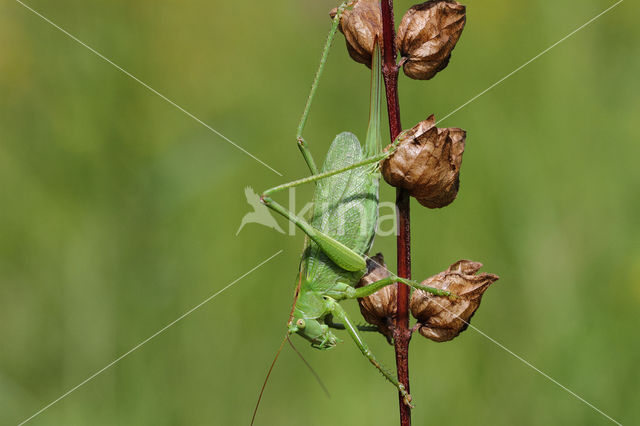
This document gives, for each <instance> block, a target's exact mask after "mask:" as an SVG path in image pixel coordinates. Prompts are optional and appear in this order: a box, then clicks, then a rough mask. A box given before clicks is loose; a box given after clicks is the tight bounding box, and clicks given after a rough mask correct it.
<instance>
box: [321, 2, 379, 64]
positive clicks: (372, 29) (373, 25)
mask: <svg viewBox="0 0 640 426" xmlns="http://www.w3.org/2000/svg"><path fill="white" fill-rule="evenodd" d="M337 11H338V8H334V9H333V10H332V11H331V12H329V16H331V18H332V19H333V18H334V17H335V15H336V13H337ZM338 28H339V29H340V32H341V33H342V34H344V38H345V40H346V42H347V50H348V51H349V55H350V56H351V58H353V60H354V61H356V62H359V63H361V64H365V65H366V66H367V67H369V68H371V58H372V55H373V44H374V42H375V39H376V37H377V38H378V42H379V43H380V44H382V15H381V12H380V3H379V2H378V1H377V0H358V2H357V3H356V4H355V6H353V8H352V9H347V10H345V11H344V13H343V14H342V18H341V19H340V26H339V27H338Z"/></svg>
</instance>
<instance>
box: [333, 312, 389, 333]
mask: <svg viewBox="0 0 640 426" xmlns="http://www.w3.org/2000/svg"><path fill="white" fill-rule="evenodd" d="M324 323H325V324H326V325H327V326H328V327H329V328H333V329H334V330H346V327H345V325H344V324H342V323H339V322H333V316H331V315H327V316H326V317H325V318H324ZM356 328H357V329H358V330H359V331H372V332H373V331H378V327H376V326H375V325H367V324H356Z"/></svg>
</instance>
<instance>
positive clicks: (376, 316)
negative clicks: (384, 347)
mask: <svg viewBox="0 0 640 426" xmlns="http://www.w3.org/2000/svg"><path fill="white" fill-rule="evenodd" d="M389 275H390V274H389V271H388V270H387V265H385V263H384V257H383V256H382V253H378V254H376V255H375V256H373V257H372V258H371V259H367V273H366V274H365V275H364V276H363V277H362V278H361V279H360V282H359V283H358V285H356V287H363V286H366V285H369V284H371V283H373V282H376V281H380V280H381V279H384V278H388V277H389ZM396 291H397V290H396V286H395V285H388V286H386V287H384V288H382V289H381V290H378V291H377V292H375V293H373V294H372V295H371V296H367V297H362V298H359V299H358V304H359V305H360V312H361V313H362V316H363V317H364V319H365V320H366V321H367V322H368V323H369V324H373V325H375V326H377V327H378V331H379V332H380V333H382V334H384V335H385V336H386V338H387V340H388V341H389V342H391V339H392V338H393V327H394V326H395V322H396Z"/></svg>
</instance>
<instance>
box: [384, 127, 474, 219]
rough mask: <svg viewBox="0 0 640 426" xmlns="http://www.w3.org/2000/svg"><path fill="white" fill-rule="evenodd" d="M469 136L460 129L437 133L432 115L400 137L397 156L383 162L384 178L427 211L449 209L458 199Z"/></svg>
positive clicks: (438, 131)
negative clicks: (465, 147)
mask: <svg viewBox="0 0 640 426" xmlns="http://www.w3.org/2000/svg"><path fill="white" fill-rule="evenodd" d="M466 135H467V133H466V132H465V131H464V130H462V129H458V128H453V127H452V128H445V129H438V128H437V127H436V126H435V118H434V116H433V115H431V116H430V117H429V118H427V119H426V120H424V121H421V122H420V123H418V124H417V125H415V126H414V127H413V128H411V129H410V130H408V131H406V132H404V133H403V134H401V136H400V137H399V138H398V141H397V143H398V147H397V148H396V150H395V152H394V153H393V154H391V155H390V156H389V157H388V158H386V159H385V160H383V161H382V167H381V169H382V176H384V179H385V180H386V181H387V183H388V184H389V185H391V186H395V187H399V188H404V189H406V190H407V191H408V192H409V195H411V196H412V197H415V198H416V199H417V200H418V202H420V204H422V205H423V206H425V207H429V208H432V209H433V208H439V207H444V206H447V205H449V204H451V203H452V202H453V200H455V198H456V196H457V195H458V188H459V186H460V165H461V164H462V154H463V153H464V146H465V138H466Z"/></svg>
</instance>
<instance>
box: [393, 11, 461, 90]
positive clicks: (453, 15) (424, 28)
mask: <svg viewBox="0 0 640 426" xmlns="http://www.w3.org/2000/svg"><path fill="white" fill-rule="evenodd" d="M465 22H466V15H465V7H464V5H462V4H460V3H458V2H456V1H448V0H431V1H428V2H425V3H421V4H417V5H415V6H413V7H412V8H411V9H409V10H408V11H407V13H405V15H404V16H403V17H402V21H401V22H400V26H399V27H398V35H397V36H396V46H397V47H398V49H399V50H400V54H401V55H402V57H403V62H404V65H403V69H404V73H405V74H406V75H407V76H408V77H411V78H413V79H416V80H429V79H431V78H433V76H435V75H436V74H437V73H438V72H439V71H442V70H443V69H444V68H445V67H446V66H447V64H448V63H449V59H450V58H451V51H452V50H453V48H454V47H456V43H457V42H458V39H459V38H460V34H462V29H463V28H464V24H465Z"/></svg>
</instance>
